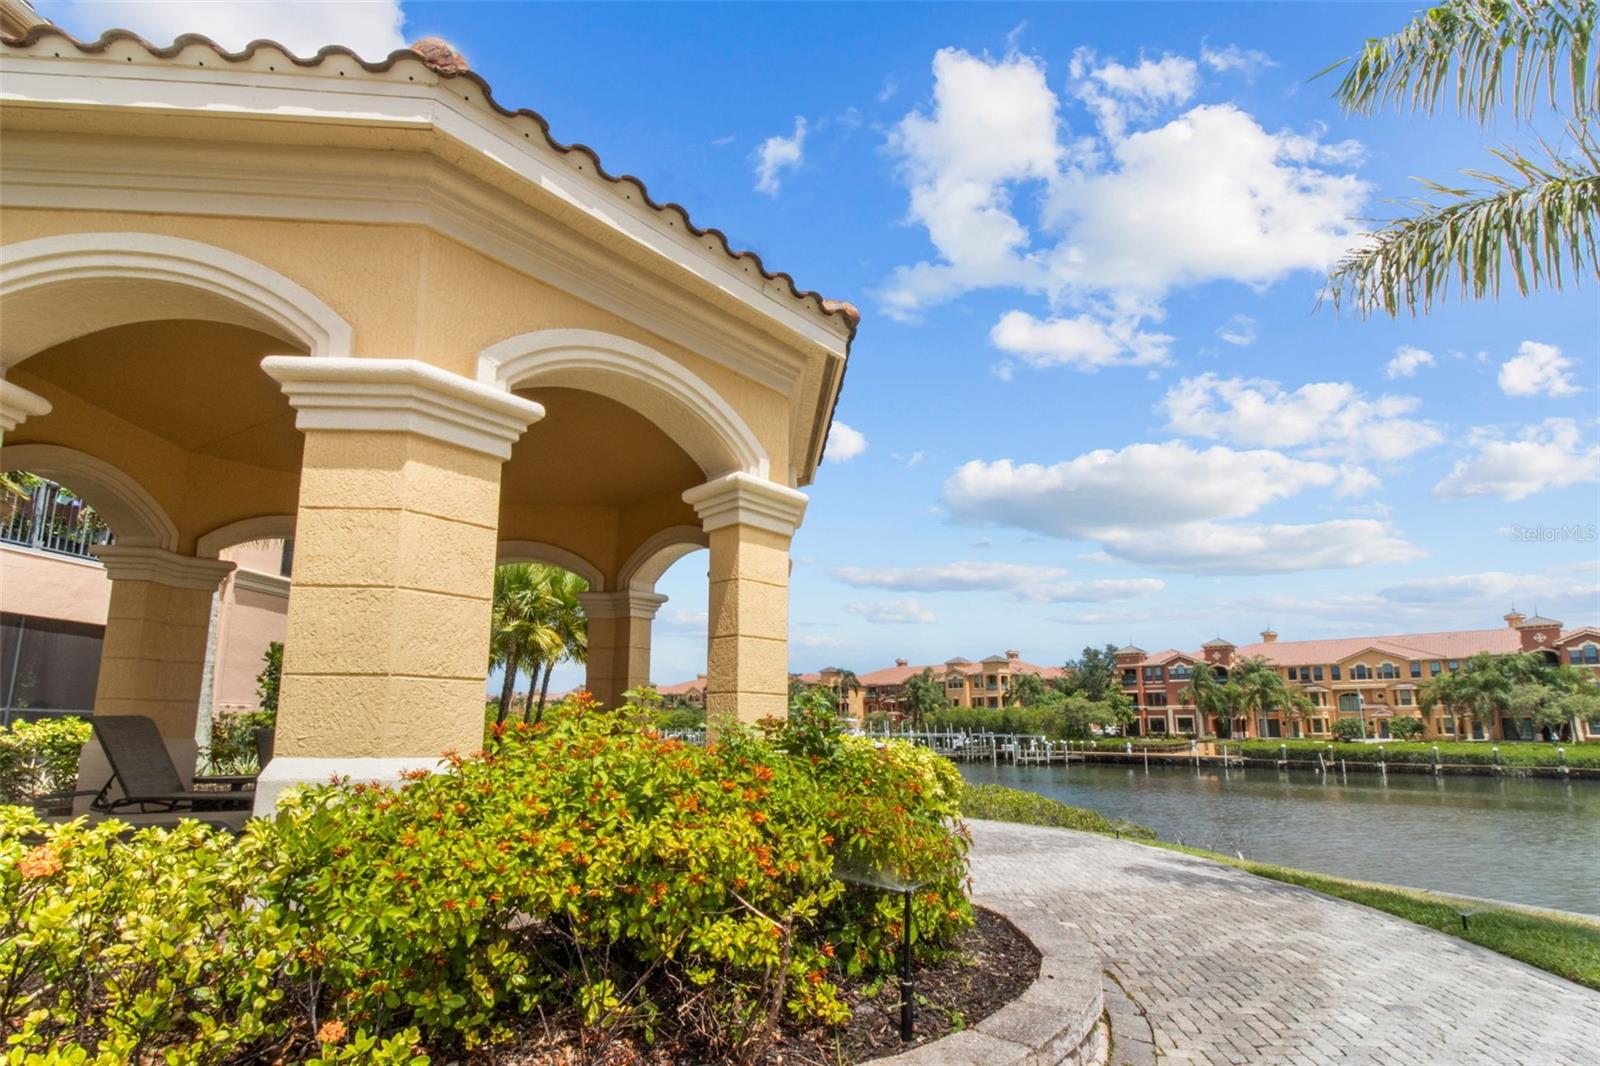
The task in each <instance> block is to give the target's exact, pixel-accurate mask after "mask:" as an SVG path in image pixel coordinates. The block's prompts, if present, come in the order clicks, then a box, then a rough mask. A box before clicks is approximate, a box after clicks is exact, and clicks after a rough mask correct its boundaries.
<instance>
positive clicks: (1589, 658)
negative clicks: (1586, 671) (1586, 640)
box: [1571, 644, 1600, 666]
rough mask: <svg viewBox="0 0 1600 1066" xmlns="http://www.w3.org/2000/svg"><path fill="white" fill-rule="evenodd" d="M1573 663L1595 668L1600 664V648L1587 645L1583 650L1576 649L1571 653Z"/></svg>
mask: <svg viewBox="0 0 1600 1066" xmlns="http://www.w3.org/2000/svg"><path fill="white" fill-rule="evenodd" d="M1571 655H1572V661H1573V662H1575V663H1582V664H1583V665H1584V666H1594V665H1595V664H1597V663H1600V646H1596V645H1594V644H1585V645H1584V646H1583V647H1581V648H1574V649H1572V652H1571Z"/></svg>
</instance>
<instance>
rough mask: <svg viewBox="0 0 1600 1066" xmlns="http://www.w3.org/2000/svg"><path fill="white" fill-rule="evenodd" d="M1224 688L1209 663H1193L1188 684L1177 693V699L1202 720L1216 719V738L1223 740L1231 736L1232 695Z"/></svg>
mask: <svg viewBox="0 0 1600 1066" xmlns="http://www.w3.org/2000/svg"><path fill="white" fill-rule="evenodd" d="M1226 688H1227V686H1226V685H1224V684H1223V681H1222V679H1221V678H1220V677H1218V676H1217V671H1216V669H1215V668H1214V667H1213V666H1212V665H1211V664H1210V663H1195V664H1194V669H1193V670H1191V671H1190V673H1189V684H1188V685H1186V686H1184V689H1183V691H1182V692H1180V693H1178V698H1179V699H1180V700H1182V701H1183V702H1184V703H1187V704H1190V705H1191V706H1193V707H1194V709H1195V710H1197V711H1199V712H1200V714H1201V716H1202V717H1203V718H1214V719H1216V722H1217V736H1219V737H1221V738H1222V739H1224V740H1226V739H1228V738H1229V737H1231V736H1233V707H1232V705H1231V704H1232V696H1233V694H1231V693H1229V692H1227V691H1226Z"/></svg>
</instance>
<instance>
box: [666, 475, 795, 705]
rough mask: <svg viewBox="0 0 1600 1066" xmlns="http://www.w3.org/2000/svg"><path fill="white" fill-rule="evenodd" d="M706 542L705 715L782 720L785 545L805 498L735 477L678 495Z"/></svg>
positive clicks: (786, 612) (786, 635) (755, 479)
mask: <svg viewBox="0 0 1600 1066" xmlns="http://www.w3.org/2000/svg"><path fill="white" fill-rule="evenodd" d="M683 498H684V500H685V502H687V503H688V504H689V505H690V506H692V507H693V508H694V509H695V513H696V514H698V515H699V516H700V522H701V525H702V526H703V528H704V529H705V531H706V534H707V536H708V537H709V538H710V541H711V589H710V612H709V613H710V619H709V622H708V632H707V640H708V646H707V649H706V715H707V718H708V719H709V720H711V721H715V720H716V719H717V718H719V717H731V718H737V719H738V720H740V721H745V722H755V721H759V720H761V719H763V718H767V717H782V716H783V714H784V713H785V711H786V710H787V707H788V693H789V541H790V539H791V538H792V537H793V536H794V531H795V530H796V529H798V528H799V527H800V519H801V518H802V517H803V516H804V515H805V510H806V497H805V494H804V493H801V492H797V491H796V490H794V489H791V488H788V487H787V486H784V485H779V484H777V483H775V482H772V481H765V480H763V479H761V478H758V477H755V476H753V475H751V474H745V473H734V474H727V475H725V476H723V477H720V478H717V479H716V480H715V481H708V482H707V483H706V484H704V485H697V486H696V487H694V488H692V489H690V490H689V491H688V492H685V493H684V494H683Z"/></svg>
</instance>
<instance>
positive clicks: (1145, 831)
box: [961, 784, 1156, 840]
mask: <svg viewBox="0 0 1600 1066" xmlns="http://www.w3.org/2000/svg"><path fill="white" fill-rule="evenodd" d="M961 813H962V815H963V816H964V817H967V818H983V819H987V820H988V821H992V822H1017V823H1020V824H1022V825H1046V826H1053V827H1056V828H1061V829H1081V830H1083V831H1084V832H1086V833H1105V834H1107V835H1110V834H1119V835H1121V836H1125V837H1136V838H1138V839H1141V840H1154V839H1155V837H1156V832H1155V830H1154V829H1150V828H1148V827H1147V826H1142V825H1139V824H1137V823H1135V822H1125V821H1123V820H1122V819H1120V818H1118V819H1115V820H1113V819H1110V818H1107V817H1106V816H1105V815H1103V814H1100V813H1099V812H1098V811H1091V810H1086V809H1084V808H1083V807H1072V806H1068V805H1067V804H1065V803H1062V802H1061V801H1060V800H1055V799H1051V798H1050V797H1048V796H1041V795H1039V793H1037V792H1026V791H1024V790H1022V789H1017V788H1007V787H1006V786H1004V785H974V784H968V785H967V786H966V788H965V790H963V791H962V793H961Z"/></svg>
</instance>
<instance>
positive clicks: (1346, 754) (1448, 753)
mask: <svg viewBox="0 0 1600 1066" xmlns="http://www.w3.org/2000/svg"><path fill="white" fill-rule="evenodd" d="M1232 746H1233V747H1235V748H1237V749H1238V750H1239V752H1240V754H1242V755H1244V756H1245V757H1246V758H1251V759H1278V758H1281V757H1282V752H1283V751H1285V750H1286V751H1287V752H1288V755H1289V758H1290V759H1292V760H1296V761H1301V762H1315V761H1316V758H1317V753H1318V752H1319V751H1320V752H1321V753H1322V756H1323V758H1324V759H1330V760H1332V761H1334V762H1337V761H1338V760H1340V759H1344V760H1345V761H1347V762H1361V763H1377V762H1390V763H1417V764H1423V765H1432V763H1433V761H1434V748H1435V747H1437V748H1438V750H1439V755H1438V759H1439V761H1440V762H1442V763H1454V764H1456V765H1468V766H1491V765H1495V764H1496V763H1498V764H1499V765H1501V766H1517V767H1534V766H1544V767H1549V766H1557V765H1559V763H1560V759H1561V756H1560V755H1559V754H1558V753H1557V751H1556V749H1557V748H1563V749H1564V750H1565V753H1566V764H1567V765H1568V766H1573V767H1583V768H1600V744H1565V745H1562V744H1541V743H1529V742H1526V741H1521V742H1518V741H1511V742H1506V743H1501V744H1496V743H1494V742H1491V741H1477V742H1473V743H1469V742H1466V741H1460V740H1455V741H1441V742H1439V743H1438V744H1437V745H1435V744H1434V743H1432V742H1431V741H1414V742H1409V743H1408V742H1402V741H1395V740H1385V741H1379V742H1376V743H1361V744H1348V743H1339V742H1337V741H1335V742H1332V743H1323V742H1321V741H1316V740H1242V741H1234V742H1232ZM1380 748H1381V749H1382V750H1381V751H1380V750H1379V749H1380ZM1496 748H1498V749H1499V753H1498V756H1497V755H1496V752H1495V749H1496Z"/></svg>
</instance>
